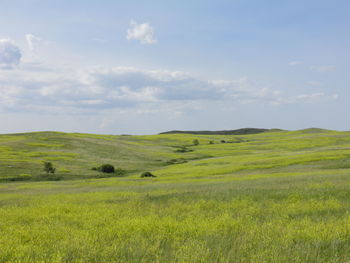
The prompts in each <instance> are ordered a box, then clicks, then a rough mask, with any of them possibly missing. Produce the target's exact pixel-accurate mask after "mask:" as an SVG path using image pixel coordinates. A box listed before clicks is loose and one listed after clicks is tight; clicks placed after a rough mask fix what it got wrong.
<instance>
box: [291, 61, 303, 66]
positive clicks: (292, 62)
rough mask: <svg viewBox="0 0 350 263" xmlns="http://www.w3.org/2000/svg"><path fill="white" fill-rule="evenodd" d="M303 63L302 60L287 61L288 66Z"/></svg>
mask: <svg viewBox="0 0 350 263" xmlns="http://www.w3.org/2000/svg"><path fill="white" fill-rule="evenodd" d="M301 64H303V62H301V61H291V62H289V63H288V65H289V66H297V65H301Z"/></svg>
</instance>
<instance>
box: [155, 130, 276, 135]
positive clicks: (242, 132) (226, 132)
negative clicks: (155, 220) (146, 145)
mask: <svg viewBox="0 0 350 263" xmlns="http://www.w3.org/2000/svg"><path fill="white" fill-rule="evenodd" d="M268 131H282V130H280V129H259V128H242V129H237V130H224V131H177V130H174V131H167V132H161V133H159V134H176V133H185V134H202V135H245V134H257V133H262V132H268Z"/></svg>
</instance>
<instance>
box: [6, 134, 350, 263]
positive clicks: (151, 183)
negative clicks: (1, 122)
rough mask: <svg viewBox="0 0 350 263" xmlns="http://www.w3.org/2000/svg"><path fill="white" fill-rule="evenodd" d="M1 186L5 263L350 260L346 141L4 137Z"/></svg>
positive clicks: (316, 137) (324, 137)
mask: <svg viewBox="0 0 350 263" xmlns="http://www.w3.org/2000/svg"><path fill="white" fill-rule="evenodd" d="M194 139H197V140H198V141H199V145H197V146H195V145H193V143H192V142H193V140H194ZM223 141H225V142H223ZM43 161H51V162H52V163H53V164H54V166H55V167H56V168H57V173H56V174H55V177H52V178H50V176H47V175H45V173H44V172H43V170H42V166H43ZM103 163H111V164H113V165H114V166H115V167H120V168H122V169H124V170H125V171H126V174H125V175H123V176H113V175H112V176H108V177H107V176H106V175H104V174H102V173H100V172H98V171H94V170H92V169H91V168H92V167H96V166H98V165H101V164H103ZM144 171H151V172H152V173H153V174H154V175H156V176H157V177H155V178H140V174H141V173H142V172H144ZM0 182H1V183H0V262H179V263H180V262H181V263H183V262H189V263H190V262H191V263H192V262H215V263H218V262H242V263H243V262H244V263H245V262H315V263H316V262H317V263H318V262H350V213H349V212H350V132H338V131H328V130H321V129H307V130H300V131H271V132H264V133H260V134H252V135H189V134H163V135H149V136H130V135H120V136H114V135H95V134H74V133H58V132H38V133H26V134H7V135H0Z"/></svg>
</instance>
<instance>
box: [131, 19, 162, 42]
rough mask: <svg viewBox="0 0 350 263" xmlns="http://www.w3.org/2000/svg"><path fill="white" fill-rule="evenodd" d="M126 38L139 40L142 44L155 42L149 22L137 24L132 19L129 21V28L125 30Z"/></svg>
mask: <svg viewBox="0 0 350 263" xmlns="http://www.w3.org/2000/svg"><path fill="white" fill-rule="evenodd" d="M126 38H127V39H128V40H139V41H140V42H141V43H142V44H155V43H157V40H156V39H155V36H154V29H153V27H152V26H151V25H150V24H148V23H143V24H138V23H137V22H135V21H133V20H132V21H131V22H130V28H129V29H128V30H127V35H126Z"/></svg>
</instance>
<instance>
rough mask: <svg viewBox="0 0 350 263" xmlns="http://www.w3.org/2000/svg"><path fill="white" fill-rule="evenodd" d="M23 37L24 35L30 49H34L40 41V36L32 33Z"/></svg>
mask: <svg viewBox="0 0 350 263" xmlns="http://www.w3.org/2000/svg"><path fill="white" fill-rule="evenodd" d="M25 37H26V41H27V45H28V48H29V50H30V51H34V50H35V49H36V48H37V46H38V45H39V44H40V43H42V39H41V38H39V37H37V36H34V35H32V34H26V35H25Z"/></svg>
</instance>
